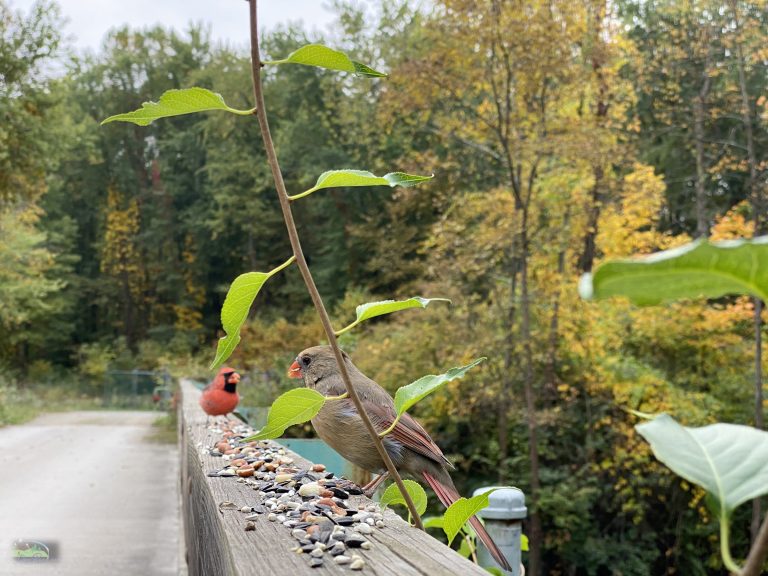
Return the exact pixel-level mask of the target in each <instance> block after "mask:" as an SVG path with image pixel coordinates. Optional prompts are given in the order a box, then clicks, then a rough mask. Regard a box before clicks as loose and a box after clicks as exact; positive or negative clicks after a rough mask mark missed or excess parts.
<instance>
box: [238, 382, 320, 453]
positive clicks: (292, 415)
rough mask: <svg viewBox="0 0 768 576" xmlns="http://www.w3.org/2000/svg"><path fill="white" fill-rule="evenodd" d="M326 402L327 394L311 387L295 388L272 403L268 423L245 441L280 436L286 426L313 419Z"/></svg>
mask: <svg viewBox="0 0 768 576" xmlns="http://www.w3.org/2000/svg"><path fill="white" fill-rule="evenodd" d="M323 404H325V396H323V395H322V394H320V393H319V392H315V391H314V390H311V389H309V388H295V389H293V390H289V391H288V392H286V393H285V394H282V395H280V396H278V398H277V400H275V401H274V402H273V403H272V406H271V408H270V409H269V416H267V423H266V424H265V425H264V427H263V428H262V429H261V430H259V431H258V432H256V434H254V435H253V436H249V437H248V438H245V439H244V440H243V442H252V441H253V440H269V439H272V438H279V437H280V436H282V435H283V432H285V430H286V428H288V427H289V426H293V425H294V424H302V423H304V422H307V421H309V420H312V418H314V417H315V416H316V415H317V413H318V412H320V409H321V408H322V407H323Z"/></svg>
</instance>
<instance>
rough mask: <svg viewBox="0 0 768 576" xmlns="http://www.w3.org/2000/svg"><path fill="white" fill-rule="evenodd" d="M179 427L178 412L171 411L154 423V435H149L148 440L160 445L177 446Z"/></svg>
mask: <svg viewBox="0 0 768 576" xmlns="http://www.w3.org/2000/svg"><path fill="white" fill-rule="evenodd" d="M177 425H178V418H177V416H176V411H175V410H171V411H169V412H168V413H166V414H164V415H162V416H160V417H159V418H158V419H157V420H155V421H154V422H153V424H152V426H153V430H152V434H150V435H149V437H148V438H147V440H149V441H150V442H157V443H159V444H176V442H177V440H178V430H177Z"/></svg>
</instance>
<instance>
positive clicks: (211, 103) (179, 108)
mask: <svg viewBox="0 0 768 576" xmlns="http://www.w3.org/2000/svg"><path fill="white" fill-rule="evenodd" d="M206 110H224V111H226V112H231V113H232V114H239V115H241V116H247V115H248V114H253V112H254V110H255V108H254V109H252V110H236V109H235V108H230V107H229V106H227V104H226V102H224V98H222V97H221V94H216V93H215V92H211V91H210V90H206V89H205V88H185V89H183V90H168V91H167V92H165V93H163V95H162V96H160V101H159V102H144V104H142V105H141V108H139V109H138V110H134V111H133V112H126V113H125V114H116V115H115V116H110V117H109V118H107V119H106V120H103V121H102V122H101V123H102V125H103V124H108V123H109V122H133V123H134V124H138V125H139V126H147V125H149V124H151V123H152V122H153V121H154V120H157V119H158V118H167V117H169V116H180V115H182V114H191V113H193V112H204V111H206Z"/></svg>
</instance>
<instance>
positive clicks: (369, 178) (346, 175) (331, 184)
mask: <svg viewBox="0 0 768 576" xmlns="http://www.w3.org/2000/svg"><path fill="white" fill-rule="evenodd" d="M434 177H435V175H434V174H431V175H430V176H419V175H417V174H406V173H405V172H390V173H389V174H384V176H376V175H375V174H372V173H371V172H366V171H365V170H329V171H328V172H323V173H322V174H320V177H319V178H318V179H317V182H315V185H314V186H312V188H310V189H309V190H306V191H304V192H302V193H301V194H296V195H295V196H291V197H290V198H291V200H298V199H299V198H304V196H309V195H310V194H312V193H313V192H316V191H317V190H322V189H323V188H350V187H356V186H389V187H390V188H394V187H395V186H402V187H403V188H410V187H411V186H416V184H419V183H421V182H426V181H427V180H431V179H432V178H434Z"/></svg>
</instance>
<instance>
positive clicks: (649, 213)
mask: <svg viewBox="0 0 768 576" xmlns="http://www.w3.org/2000/svg"><path fill="white" fill-rule="evenodd" d="M665 190H666V186H665V185H664V179H663V178H662V177H661V176H660V175H657V174H654V171H653V167H651V166H647V165H644V164H640V163H635V164H634V166H633V169H632V171H631V172H630V173H629V174H627V175H626V176H625V177H624V179H623V181H622V183H621V191H620V193H619V197H618V201H617V203H615V204H611V205H608V206H605V207H604V208H603V212H602V214H601V218H600V225H599V229H598V235H597V245H598V247H599V249H600V251H601V252H602V254H603V256H604V257H605V258H606V259H608V258H621V257H628V256H632V255H640V254H650V253H651V252H655V251H657V250H664V249H666V248H670V247H672V246H677V245H680V244H684V243H685V242H688V241H689V240H690V238H688V237H687V236H686V235H682V234H681V235H678V236H672V235H670V234H667V233H662V232H660V231H659V230H658V222H659V214H660V213H661V209H662V206H663V204H664V192H665Z"/></svg>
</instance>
